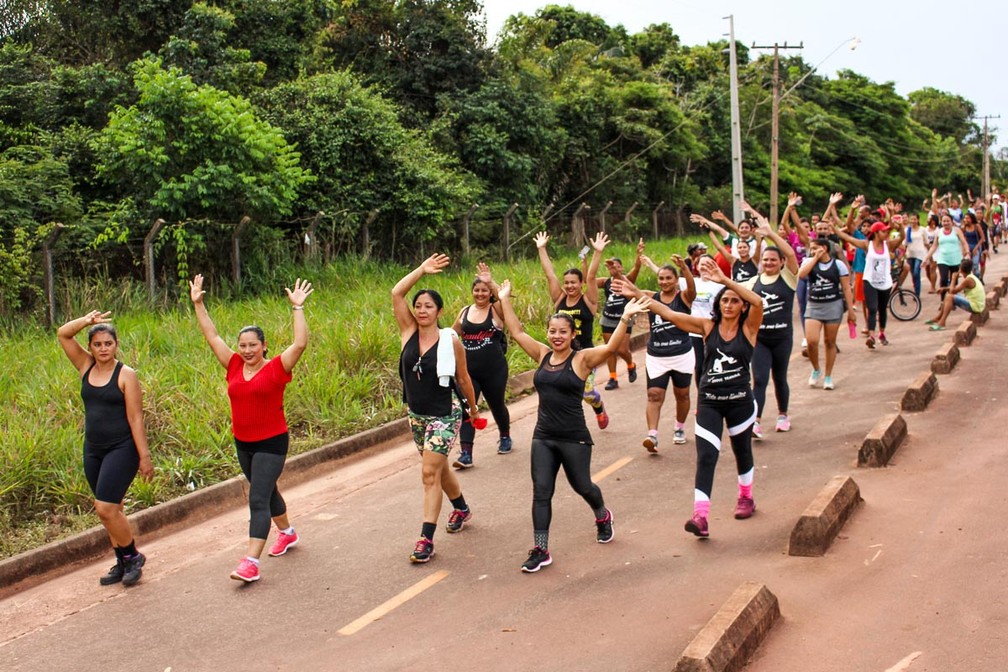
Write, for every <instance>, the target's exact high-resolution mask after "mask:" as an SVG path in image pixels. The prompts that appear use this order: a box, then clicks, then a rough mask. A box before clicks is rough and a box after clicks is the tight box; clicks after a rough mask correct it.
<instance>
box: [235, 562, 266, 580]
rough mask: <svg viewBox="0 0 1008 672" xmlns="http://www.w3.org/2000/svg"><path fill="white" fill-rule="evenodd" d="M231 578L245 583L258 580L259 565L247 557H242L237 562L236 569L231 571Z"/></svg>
mask: <svg viewBox="0 0 1008 672" xmlns="http://www.w3.org/2000/svg"><path fill="white" fill-rule="evenodd" d="M231 578H232V579H234V580H235V581H244V582H245V583H252V582H253V581H258V580H259V566H258V565H257V564H255V563H254V562H252V561H251V560H249V559H248V558H242V561H241V562H240V563H238V569H236V570H234V571H233V572H231Z"/></svg>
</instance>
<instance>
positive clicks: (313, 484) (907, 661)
mask: <svg viewBox="0 0 1008 672" xmlns="http://www.w3.org/2000/svg"><path fill="white" fill-rule="evenodd" d="M1000 257H1008V255H1000ZM1006 270H1008V261H1004V259H1002V258H998V257H995V259H994V261H993V263H992V265H991V268H990V269H989V275H990V277H992V278H1000V276H1001V275H1003V274H1004V272H1005V271H1006ZM645 284H647V283H645ZM926 298H927V302H926V309H927V310H930V309H931V308H932V307H933V305H934V303H935V302H936V299H935V298H934V297H926ZM1005 315H1008V313H1005V312H1004V310H1002V311H995V312H994V313H993V316H992V319H991V321H990V322H989V323H988V325H987V326H985V327H982V328H981V329H980V331H979V336H978V338H977V340H976V341H975V342H974V345H972V346H971V347H968V348H963V361H962V362H960V364H959V366H958V367H957V368H956V369H955V370H954V371H953V373H952V374H951V375H949V376H942V377H940V386H941V392H940V393H939V396H938V398H937V399H936V400H935V401H934V402H932V405H931V407H929V409H928V410H927V411H925V412H923V413H919V414H907V415H906V418H907V422H908V425H909V432H910V437H909V439H908V441H907V442H906V443H905V444H904V446H903V447H902V448H900V450H899V452H897V454H896V456H895V458H894V460H893V463H892V464H891V465H890V466H889V467H888V468H885V469H876V470H866V469H858V468H857V467H856V456H857V448H858V446H859V445H860V443H861V440H862V439H863V437H864V435H865V434H866V433H867V432H868V431H869V430H870V429H871V427H872V426H873V425H874V424H875V422H876V421H877V420H878V418H879V417H880V416H882V415H883V414H885V413H889V412H892V411H893V410H895V409H896V408H898V403H899V400H900V398H901V396H902V393H903V390H904V389H905V388H906V386H907V385H908V384H909V383H910V382H911V381H912V380H913V379H914V378H915V377H916V376H917V375H918V374H920V373H921V372H923V371H925V370H927V369H928V366H929V362H930V359H931V357H932V355H933V354H934V352H935V351H936V350H937V349H938V348H939V346H940V345H942V344H944V343H945V342H947V340H948V339H950V338H951V337H952V330H951V329H950V330H949V331H948V332H943V333H931V332H928V331H927V330H926V328H925V327H924V326H923V324H922V322H923V320H924V319H926V318H927V315H922V316H921V317H920V318H918V320H917V321H916V322H911V323H893V322H894V321H891V325H890V328H889V330H888V335H889V337H890V340H891V341H892V345H890V346H888V347H885V348H882V347H879V348H878V349H876V350H875V351H872V352H870V351H868V350H867V349H866V348H865V347H864V345H863V344H862V343H861V341H860V340H857V341H850V340H848V339H847V338H846V337H843V339H842V344H841V347H842V349H843V352H842V354H841V355H840V357H839V360H838V363H837V367H836V370H835V372H834V380H835V382H836V385H837V389H836V390H834V391H823V390H822V389H810V388H809V387H807V386H806V384H805V380H806V378H807V376H808V371H809V367H808V365H807V362H806V361H804V360H803V359H802V358H801V357H800V355H798V353H797V347H796V349H795V356H794V358H793V360H792V370H791V375H790V380H791V385H792V403H791V409H790V410H791V417H792V423H793V430H792V431H791V432H790V433H788V434H773V433H768V435H767V438H766V439H765V440H763V441H761V442H757V443H756V444H755V456H756V470H757V473H756V482H755V487H754V496H755V499H756V502H757V507H758V508H757V513H756V515H755V516H754V517H753V518H751V519H749V520H746V521H736V520H734V518H733V517H732V513H733V510H734V503H735V494H736V485H735V474H734V460H733V458H732V456H731V454H730V452H726V454H725V455H724V459H723V460H722V463H721V464H720V465H719V468H718V473H717V477H716V480H715V488H714V493H713V506H712V519H711V538H710V539H709V540H706V541H700V540H697V539H696V538H695V537H693V536H692V535H689V534H688V533H686V532H684V531H683V529H682V525H683V523H684V521H685V520H686V519H687V518H688V517H689V515H690V514H691V512H692V494H693V469H694V461H695V452H694V447H693V443H692V427H690V428H689V431H688V436H689V439H690V442H689V443H688V444H687V445H685V446H673V445H672V444H671V441H670V439H671V434H672V422H673V417H672V416H673V412H672V410H673V409H672V405H671V401H670V403H669V405H668V406H667V408H666V413H665V415H664V417H663V418H662V426H661V433H662V437H663V439H664V440H663V443H662V445H661V452H660V453H659V455H657V456H651V455H649V454H647V453H646V452H645V450H644V449H643V448H642V447H641V444H640V440H641V438H642V436H643V434H644V418H643V416H644V401H645V389H644V377H643V376H641V378H640V380H638V381H637V382H636V383H634V384H629V383H627V382H626V379H625V375H624V374H623V373H622V372H621V377H620V380H621V386H620V389H619V390H617V391H614V392H610V393H605V399H606V404H607V407H608V409H609V412H610V415H611V416H612V422H611V424H610V427H609V428H608V429H607V430H605V431H598V430H597V429H594V428H593V432H592V433H593V435H594V437H595V440H596V442H597V443H596V446H595V451H594V456H593V471H594V472H595V473H596V474H597V475H598V478H597V480H599V483H600V486H601V488H602V490H603V493H604V494H605V498H606V503H607V505H608V506H609V507H610V508H611V509H612V510H613V513H614V516H615V532H616V538H615V540H614V541H613V543H611V544H608V545H600V544H597V543H595V526H594V524H593V516H592V514H591V512H590V511H589V509H588V507H587V505H586V504H585V503H584V502H583V501H582V500H581V499H580V498H579V497H577V496H576V495H575V494H574V493H573V492H572V491H571V490H570V488H569V486H568V485H567V484H566V483H565V482H564V480H563V478H560V479H559V480H558V484H557V494H556V496H555V498H554V518H553V526H552V531H551V538H550V546H551V553H552V555H553V560H554V562H553V565H552V566H550V567H548V568H545V569H544V570H543V571H541V572H539V573H537V574H532V575H526V574H522V573H521V572H520V571H519V566H520V565H521V563H522V562H523V561H524V559H525V557H526V554H527V550H528V549H529V548H530V547H531V546H532V540H531V521H530V505H531V481H530V478H529V473H528V472H529V463H528V446H529V442H530V436H531V431H532V427H533V424H534V422H535V408H536V403H537V401H536V398H535V397H534V396H532V397H528V398H525V399H522V400H519V401H518V402H517V403H515V404H514V405H513V406H512V419H513V426H512V436H513V437H514V439H515V450H514V452H513V454H511V455H508V456H498V455H496V454H495V452H494V446H495V439H496V433H495V431H493V426H492V425H491V428H490V429H488V430H487V431H486V432H483V433H482V434H481V436H480V437H479V439H478V442H477V447H476V453H475V461H476V467H475V468H474V469H471V470H468V471H466V472H464V473H462V474H461V475H460V478H461V479H462V482H463V491H464V493H465V495H466V498H467V500H468V501H469V503H470V505H471V507H472V508H473V511H474V514H475V515H474V517H473V519H472V521H471V523H469V524H468V525H467V526H466V528H465V530H463V531H462V532H461V533H459V534H455V535H449V534H445V532H444V521H445V519H446V517H447V513H448V510H449V508H450V507H449V505H448V504H447V502H446V503H445V508H444V509H443V512H442V521H441V526H440V527H439V530H438V533H437V536H436V538H435V545H436V549H437V555H436V556H435V558H434V559H433V560H432V562H430V563H429V564H427V565H413V564H411V563H410V562H409V561H408V555H409V553H410V551H411V550H412V547H413V543H414V542H415V540H416V538H417V537H418V535H419V529H420V516H421V494H422V487H421V483H420V466H419V460H418V459H417V455H416V452H415V449H414V448H413V447H412V444H400V445H395V446H390V447H386V448H382V449H381V450H373V451H370V452H369V453H367V454H363V455H360V456H358V457H356V458H353V459H350V460H347V461H344V462H343V463H342V464H339V465H337V468H335V469H334V470H333V471H332V472H331V473H329V474H328V475H326V476H325V477H322V478H318V479H316V480H313V481H310V482H307V483H304V484H302V485H299V486H297V487H295V488H291V489H290V490H287V491H285V493H284V494H285V498H286V499H287V502H288V507H289V512H290V514H291V517H292V520H293V521H294V524H295V525H296V526H297V528H298V531H299V533H300V534H301V536H302V542H301V544H300V546H298V547H297V548H294V549H292V550H291V551H290V552H289V553H288V554H287V555H285V556H283V557H280V558H268V557H265V556H264V559H263V564H262V573H263V578H262V580H261V581H259V582H258V583H256V584H252V585H249V586H241V585H239V584H238V583H237V582H235V581H231V580H229V579H228V574H229V573H230V571H231V570H232V569H233V568H234V566H235V565H236V564H237V561H238V560H239V559H240V557H241V554H242V551H243V549H244V542H245V535H246V534H247V523H246V521H247V512H246V511H245V510H244V509H237V510H234V511H229V512H227V513H224V514H222V515H220V516H218V517H216V518H213V519H211V520H209V521H207V522H204V523H201V524H199V525H195V526H194V527H192V528H190V529H187V530H184V531H181V532H177V533H174V534H171V535H168V536H164V537H162V538H158V539H148V540H141V541H142V544H141V547H142V549H143V550H144V552H145V553H146V554H147V556H148V562H147V566H146V568H145V574H144V579H143V581H142V583H141V584H140V585H138V586H136V587H134V588H132V589H124V588H122V587H121V586H115V587H109V588H102V587H99V586H98V583H97V578H98V576H100V575H101V574H102V573H104V570H105V569H106V568H107V566H108V565H109V564H111V562H112V560H111V554H109V558H107V559H105V560H103V561H101V562H99V563H94V564H91V565H88V566H86V567H82V568H80V569H78V570H76V571H73V572H71V573H69V574H66V575H64V576H61V577H59V578H55V579H53V580H51V581H48V582H46V583H43V584H41V585H37V586H35V587H32V588H29V589H26V590H22V591H20V592H16V593H14V594H13V595H10V596H8V597H6V598H4V599H3V600H2V601H0V640H2V641H0V669H2V670H11V671H14V670H26V671H28V670H30V671H33V672H34V671H37V670H54V671H55V670H75V671H80V672H86V671H90V670H94V671H101V672H107V671H109V670H157V671H158V672H162V671H164V670H168V669H170V670H173V671H175V672H180V671H183V670H185V671H188V670H221V671H226V670H333V669H340V670H390V671H391V670H403V669H438V668H449V669H462V670H509V671H514V670H599V671H603V670H604V671H611V670H635V671H636V670H668V669H671V668H672V667H673V665H674V664H675V661H676V660H677V659H678V657H679V655H680V653H681V652H682V651H683V649H684V648H685V647H686V645H687V644H688V642H689V641H690V639H691V638H692V637H693V636H694V635H695V634H696V632H697V631H698V630H699V629H700V628H701V627H702V626H703V625H704V624H705V623H706V622H707V620H708V619H710V617H711V616H712V615H713V614H714V613H715V611H716V610H717V609H718V607H719V606H720V605H721V604H722V603H723V602H724V600H725V599H726V598H727V597H728V596H729V595H730V594H731V593H732V592H733V591H734V590H735V588H736V587H738V585H739V584H741V583H742V582H743V581H747V580H752V581H759V582H761V583H764V584H766V585H767V587H768V588H769V589H770V590H771V591H772V592H774V594H776V595H777V597H778V598H779V600H780V605H781V612H782V618H781V620H780V621H778V623H777V625H776V626H775V627H774V629H773V630H772V631H771V633H770V636H769V637H768V639H767V640H766V641H765V642H764V644H763V645H762V646H761V647H760V649H759V651H758V653H757V655H756V657H755V659H754V661H753V662H752V663H751V665H750V667H749V668H748V669H751V670H783V671H787V670H879V671H883V670H889V669H893V670H897V669H898V670H902V669H908V670H912V671H913V672H918V671H919V670H956V669H1004V667H1005V665H1004V663H1003V661H1004V660H1005V659H1006V658H1008V643H1006V641H1005V632H1006V629H1005V627H1004V625H1005V622H1006V620H1008V619H1006V617H1008V607H1006V606H1005V605H1006V604H1008V600H1006V599H1005V598H1006V592H1008V588H1006V586H1008V582H1006V580H1005V579H1006V576H1005V575H1006V573H1008V570H1006V568H1005V567H1006V566H1005V564H1004V561H1003V558H1004V557H1005V555H1006V554H1005V546H1006V544H1005V542H1004V539H1003V535H1001V534H1000V533H999V532H1000V530H999V523H998V520H999V518H1000V515H1001V514H1002V511H1001V506H1002V503H1003V502H1004V501H1005V498H1004V496H1003V484H1004V483H1005V482H1008V459H1006V456H1005V446H1006V442H1005V440H1004V433H1005V429H1004V428H1005V427H1008V404H1006V401H1008V391H1006V390H1005V381H1006V380H1008V363H1006V362H1008V318H1006V317H1005ZM959 319H961V318H957V319H956V320H955V321H953V322H950V324H958V320H959ZM636 357H637V361H638V364H640V365H643V353H642V352H638V353H636ZM768 396H769V400H770V401H769V405H770V406H771V408H770V410H771V411H772V410H773V408H772V406H773V401H772V399H773V396H772V392H771V393H770V394H769V395H768ZM767 415H768V416H772V413H767ZM590 417H591V414H590V413H589V419H590ZM589 421H590V420H589ZM590 422H591V421H590ZM236 471H237V469H236ZM836 474H850V475H852V476H853V478H854V479H855V481H857V483H858V484H859V486H860V487H861V491H862V496H863V497H864V499H865V504H864V505H863V507H862V508H861V509H859V510H858V511H857V512H856V513H855V515H854V516H853V518H852V519H851V521H849V522H848V524H847V525H846V527H845V528H844V530H843V531H842V532H841V537H840V538H839V539H838V540H837V542H836V543H835V544H834V546H833V547H832V548H831V550H830V551H829V552H828V553H827V554H826V556H824V557H822V558H793V557H790V556H788V555H787V544H788V538H789V535H790V532H791V528H792V527H793V526H794V523H795V521H796V520H797V519H798V517H799V516H800V515H801V513H802V511H803V510H804V509H805V507H806V506H807V505H808V504H809V502H810V501H811V500H812V499H813V497H814V496H815V495H816V493H817V492H818V491H819V490H820V489H821V488H822V486H823V485H824V484H825V483H826V482H827V481H828V480H829V479H830V478H831V477H832V476H834V475H836ZM375 610H377V611H375Z"/></svg>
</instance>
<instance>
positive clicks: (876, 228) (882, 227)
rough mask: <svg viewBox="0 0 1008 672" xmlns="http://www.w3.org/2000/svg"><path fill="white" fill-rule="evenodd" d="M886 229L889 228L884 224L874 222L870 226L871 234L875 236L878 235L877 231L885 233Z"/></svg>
mask: <svg viewBox="0 0 1008 672" xmlns="http://www.w3.org/2000/svg"><path fill="white" fill-rule="evenodd" d="M888 228H889V226H888V225H887V224H885V223H884V222H875V223H874V224H872V225H871V232H872V233H873V234H875V233H878V232H879V231H885V230H886V229H888Z"/></svg>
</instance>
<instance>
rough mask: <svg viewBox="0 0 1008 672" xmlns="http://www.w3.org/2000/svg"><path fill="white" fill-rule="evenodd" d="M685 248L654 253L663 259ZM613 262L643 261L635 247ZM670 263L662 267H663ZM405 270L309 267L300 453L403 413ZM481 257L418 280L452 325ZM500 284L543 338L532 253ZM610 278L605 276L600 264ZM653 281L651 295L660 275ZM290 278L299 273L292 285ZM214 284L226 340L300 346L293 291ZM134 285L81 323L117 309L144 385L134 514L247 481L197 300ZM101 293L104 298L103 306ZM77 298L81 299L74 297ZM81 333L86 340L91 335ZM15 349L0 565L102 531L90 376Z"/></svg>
mask: <svg viewBox="0 0 1008 672" xmlns="http://www.w3.org/2000/svg"><path fill="white" fill-rule="evenodd" d="M684 247H685V242H683V241H660V242H656V243H653V244H651V245H649V248H648V254H649V255H650V256H651V257H652V258H653V259H655V261H656V262H657V261H659V260H660V259H665V258H667V257H668V255H669V254H671V253H672V252H673V251H675V252H682V250H683V249H684ZM551 248H552V249H551V253H552V255H553V257H554V264H555V266H556V268H557V272H558V273H561V272H562V271H563V269H565V268H567V266H568V265H574V264H575V263H576V256H575V252H574V251H573V250H565V249H561V247H560V246H559V245H555V244H554V245H552V246H551ZM606 252H607V254H610V253H611V254H616V255H619V256H621V257H622V258H623V259H624V260H629V259H632V258H633V254H634V252H633V247H632V246H630V245H629V244H614V245H611V246H610V248H609V249H607V251H606ZM659 263H660V262H659ZM408 270H409V269H408V268H405V267H401V266H393V265H389V264H378V263H370V262H364V261H360V260H339V261H338V262H336V263H334V264H331V265H329V266H327V267H325V268H320V269H317V270H310V271H309V270H304V271H303V275H304V276H305V277H309V278H310V279H311V280H312V282H313V283H314V285H315V287H316V291H315V293H314V294H313V295H312V296H311V297H310V298H309V300H308V303H307V305H306V308H305V314H306V317H307V319H308V324H309V328H310V330H311V342H310V345H309V348H308V351H307V352H306V353H305V355H304V357H303V358H302V359H301V361H300V363H299V364H298V366H297V368H296V369H295V372H294V381H293V382H292V383H291V385H290V386H288V388H287V394H286V412H287V419H288V424H289V425H290V429H291V435H292V439H293V440H292V447H291V452H292V454H296V453H301V452H304V451H307V450H310V449H312V448H317V447H318V446H321V445H323V444H325V443H327V442H331V441H334V440H336V439H339V438H341V437H344V436H347V435H350V434H353V433H355V432H358V431H361V430H364V429H368V428H371V427H375V426H377V425H379V424H382V423H384V422H387V421H389V420H392V419H394V418H397V417H400V416H401V415H402V414H403V408H402V404H401V387H400V382H399V378H398V375H397V372H396V367H397V363H398V356H399V341H398V332H397V329H396V325H395V320H394V318H393V316H392V311H391V304H390V299H389V291H390V289H391V288H392V286H393V285H394V284H395V283H396V282H397V281H398V279H399V278H400V277H401V276H402V275H404V274H405V273H406V272H407V271H408ZM474 270H475V261H473V262H472V263H468V262H467V263H466V265H465V267H461V266H460V265H459V264H457V263H453V264H452V266H451V267H449V269H448V270H447V271H446V272H444V273H441V274H439V275H436V276H428V277H426V278H424V279H422V280H421V282H420V283H418V287H419V286H426V287H433V288H435V289H437V290H438V291H439V292H440V293H441V294H442V296H444V297H445V302H446V305H445V312H444V316H443V319H442V324H443V325H445V326H448V325H450V324H451V323H452V321H453V320H454V317H455V315H457V313H458V311H459V310H460V309H461V308H462V307H463V306H464V305H466V304H467V303H468V302H469V298H470V294H469V287H470V283H471V281H472V278H473V274H474ZM493 271H494V277H495V278H496V279H497V280H498V281H501V280H504V279H510V280H511V281H512V284H513V285H514V294H515V298H514V303H515V306H516V308H517V310H518V312H519V316H520V317H521V319H522V320H523V321H524V322H525V324H526V328H527V329H528V331H529V333H530V334H532V335H533V336H535V337H536V338H540V339H541V338H542V337H543V334H544V326H545V319H546V317H547V315H549V314H550V313H551V312H552V310H551V308H552V306H551V305H550V302H549V301H548V300H547V298H546V297H547V291H546V280H545V278H544V277H543V274H542V271H541V269H540V267H539V263H538V261H537V260H536V259H523V260H517V261H514V262H512V263H510V264H503V263H495V264H494V265H493ZM603 272H604V269H603ZM641 278H642V283H643V285H644V286H650V287H654V286H655V282H654V278H653V275H652V274H651V273H650V271H647V270H646V269H645V271H643V272H642V274H641ZM291 281H293V278H291ZM214 289H215V288H214V287H213V286H210V287H208V290H209V291H208V296H207V298H206V305H207V308H208V310H209V312H210V315H211V317H212V318H213V319H214V322H215V323H216V325H217V328H218V330H219V332H220V333H221V334H222V335H223V336H224V338H225V340H227V341H229V342H232V343H233V341H234V338H235V335H236V334H237V332H238V330H239V329H240V328H241V327H243V326H245V325H247V324H250V323H256V324H258V325H259V326H261V327H262V328H263V330H264V331H265V332H266V338H267V341H268V344H269V346H270V353H271V354H272V355H274V356H275V355H276V354H278V353H279V352H280V351H281V350H282V349H283V348H284V347H286V345H287V344H288V343H289V342H290V339H291V336H292V330H291V311H290V309H289V304H288V303H287V300H286V297H285V295H284V294H283V288H282V287H278V288H277V292H276V293H274V294H273V295H271V296H259V297H255V298H245V299H241V300H236V301H228V300H226V299H224V298H222V297H220V296H217V295H215V293H214ZM138 296H141V292H140V290H139V289H138V288H137V287H135V286H129V285H123V286H122V287H116V286H109V287H104V288H99V289H94V288H91V289H87V290H82V292H81V293H80V298H79V300H78V301H76V304H75V308H74V310H75V315H79V314H83V313H84V312H86V311H87V310H91V309H93V308H103V309H104V308H108V307H110V306H111V307H113V308H114V309H115V314H114V315H113V317H114V321H115V325H116V327H117V329H118V330H119V338H120V358H121V359H122V360H123V361H124V362H125V363H126V364H128V365H130V366H132V367H134V368H135V369H136V370H137V372H138V375H139V377H140V382H141V385H142V387H143V390H144V415H145V419H146V425H147V433H148V436H149V438H150V445H151V452H152V455H153V458H154V466H155V469H156V472H157V473H156V476H155V478H154V480H153V481H152V482H151V483H144V482H142V481H141V480H140V479H137V480H136V481H135V482H134V484H133V486H132V487H131V488H130V491H129V493H128V494H127V497H126V505H127V509H128V510H130V511H133V510H137V509H141V508H145V507H148V506H151V505H153V504H156V503H159V502H163V501H166V500H169V499H172V498H174V497H178V496H179V495H183V494H185V493H187V492H190V491H192V490H194V489H197V488H203V487H206V486H208V485H211V484H213V483H217V482H219V481H221V480H224V479H227V478H230V477H232V476H235V475H237V474H238V473H239V470H238V465H237V462H236V461H235V458H234V449H233V444H232V438H231V433H230V421H229V417H230V415H229V407H228V401H227V395H226V390H225V382H224V369H223V368H222V367H221V366H220V365H219V364H218V363H217V361H216V360H215V359H214V357H213V355H212V354H211V352H210V349H209V348H208V347H207V345H206V344H205V342H204V341H203V338H202V336H201V334H200V332H199V328H198V327H197V325H196V320H195V318H194V317H193V315H192V308H191V306H190V305H188V299H186V300H185V303H184V304H183V305H181V306H180V308H179V309H177V310H168V311H160V312H155V311H153V310H151V309H149V308H135V309H130V308H129V307H128V306H130V305H131V304H132V305H134V306H139V305H144V304H143V302H142V301H141V300H139V299H138V298H137V297H138ZM100 297H104V301H105V304H104V305H98V304H97V303H96V302H97V301H99V300H101V299H100ZM71 298H74V297H71ZM82 338H83V337H82ZM0 349H2V351H3V352H5V353H6V354H7V357H6V360H7V361H6V363H5V366H4V367H0V431H2V436H3V438H4V440H3V441H2V442H0V500H2V502H3V507H2V512H0V557H9V556H10V555H13V554H15V553H18V552H21V551H23V550H26V549H28V548H32V547H35V546H38V545H40V544H42V543H46V542H48V541H51V540H53V539H55V538H59V537H61V536H65V535H68V534H71V533H74V532H77V531H79V530H81V529H83V528H86V527H88V526H90V525H93V524H96V523H97V518H96V517H95V516H94V515H93V513H91V494H90V491H89V489H88V486H87V483H86V482H85V480H84V474H83V470H82V468H81V464H80V460H81V455H80V453H81V443H82V436H83V411H82V406H81V402H80V382H79V379H78V377H77V376H76V375H75V373H74V371H73V369H72V367H71V366H70V364H69V362H68V360H67V359H66V357H65V356H64V355H63V352H62V350H61V349H60V348H59V346H58V344H57V343H56V338H55V334H54V333H53V330H47V329H41V328H35V327H21V328H19V329H8V330H7V333H0ZM508 359H509V362H510V365H511V372H512V373H513V374H514V373H518V372H521V371H525V370H528V369H530V368H532V366H533V362H532V361H531V360H530V359H529V358H528V357H527V356H526V355H525V354H524V353H523V352H522V351H521V350H520V349H519V348H516V347H512V348H509V350H508Z"/></svg>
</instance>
